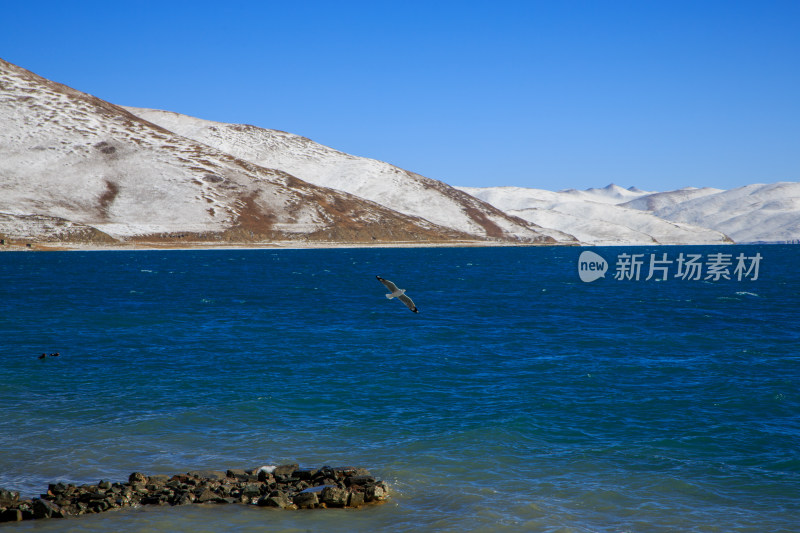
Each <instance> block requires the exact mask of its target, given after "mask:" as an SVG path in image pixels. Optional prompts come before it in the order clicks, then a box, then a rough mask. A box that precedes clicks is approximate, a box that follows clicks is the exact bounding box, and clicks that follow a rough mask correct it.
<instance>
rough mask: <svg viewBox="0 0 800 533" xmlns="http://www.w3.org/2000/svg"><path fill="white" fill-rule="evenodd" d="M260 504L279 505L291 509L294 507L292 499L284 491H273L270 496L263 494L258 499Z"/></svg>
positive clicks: (264, 505) (281, 507) (265, 505)
mask: <svg viewBox="0 0 800 533" xmlns="http://www.w3.org/2000/svg"><path fill="white" fill-rule="evenodd" d="M258 505H259V506H261V507H278V508H280V509H289V508H291V507H293V505H294V504H293V503H292V499H291V498H290V497H289V495H288V494H286V493H284V492H273V493H271V494H270V495H269V496H262V497H261V498H259V500H258Z"/></svg>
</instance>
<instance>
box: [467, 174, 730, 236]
mask: <svg viewBox="0 0 800 533" xmlns="http://www.w3.org/2000/svg"><path fill="white" fill-rule="evenodd" d="M460 189H461V190H463V191H464V192H467V193H469V194H471V195H473V196H476V197H478V198H480V199H482V200H484V201H486V202H489V203H490V204H492V205H494V206H495V207H498V208H499V209H503V210H504V211H506V212H507V213H509V214H512V215H516V216H518V217H520V218H524V219H526V220H529V221H531V222H534V223H535V224H538V225H540V226H545V227H549V228H554V229H557V230H559V231H562V232H565V233H569V234H571V235H574V236H575V237H576V238H577V239H578V240H580V241H581V242H582V243H585V244H593V245H619V244H721V243H728V242H731V241H730V239H728V238H727V237H726V236H725V235H724V234H722V233H721V232H719V231H715V230H712V229H708V228H705V227H702V226H699V225H692V224H686V223H681V222H671V221H668V220H664V219H662V218H659V217H657V216H655V215H653V214H651V213H648V212H644V211H639V210H637V209H634V208H631V207H626V205H627V202H636V201H640V200H642V199H644V198H647V197H648V196H651V195H652V193H650V192H647V191H641V190H638V189H633V188H632V189H623V188H622V187H619V186H617V185H613V184H611V185H609V186H608V187H604V188H602V189H588V190H586V191H576V190H574V189H570V190H566V191H560V192H553V191H546V190H542V189H526V188H520V187H487V188H474V187H460Z"/></svg>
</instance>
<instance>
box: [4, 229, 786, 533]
mask: <svg viewBox="0 0 800 533" xmlns="http://www.w3.org/2000/svg"><path fill="white" fill-rule="evenodd" d="M592 250H594V251H596V252H598V253H599V254H600V255H601V256H603V257H605V258H606V259H607V260H608V262H609V268H610V269H611V270H612V272H609V273H608V275H606V277H605V278H602V279H598V280H596V281H594V282H591V283H584V282H581V281H580V279H579V277H578V257H579V255H580V253H581V251H582V249H579V248H446V249H443V248H409V249H338V250H224V251H220V250H206V251H137V252H128V251H104V252H48V253H33V252H9V253H2V254H0V363H2V364H0V450H2V453H0V487H3V488H8V489H12V490H20V491H21V492H23V494H24V495H27V496H35V495H37V494H38V493H40V492H43V491H44V490H46V487H47V484H48V483H51V482H56V481H66V482H73V483H96V482H97V481H99V480H100V479H106V480H110V481H122V480H126V479H127V476H128V474H130V472H133V471H142V472H145V473H148V474H175V473H181V472H186V471H189V470H197V469H226V468H252V467H256V466H260V465H264V464H278V463H289V462H296V463H299V464H300V465H301V466H306V467H319V466H322V465H333V466H343V465H354V466H363V467H366V468H369V469H370V470H371V472H372V473H373V474H374V475H376V477H379V478H381V479H384V480H386V481H387V482H388V483H389V484H390V486H391V489H392V498H391V500H390V501H389V502H388V503H386V504H383V505H379V506H375V507H368V508H363V509H358V510H324V511H282V512H281V511H278V512H276V511H272V510H267V509H261V508H255V507H243V506H238V505H237V506H189V507H173V508H164V507H162V508H152V507H145V508H141V509H135V510H124V511H118V512H108V513H103V514H100V515H93V516H89V517H81V518H77V519H73V520H67V521H60V520H50V521H33V522H25V523H20V524H10V525H3V526H2V527H3V528H4V529H8V530H9V531H15V530H37V531H123V532H133V531H193V532H197V531H265V530H266V531H356V532H358V531H374V530H383V531H387V530H388V531H412V530H413V531H542V532H623V531H630V532H669V531H690V532H691V531H696V532H712V531H725V532H764V531H771V532H778V531H785V532H789V531H798V526H797V516H800V456H798V450H799V449H800V392H798V391H800V332H799V330H800V328H798V327H797V325H798V322H800V320H799V319H800V280H798V279H797V273H796V266H795V263H796V261H797V260H798V258H800V253H798V252H800V247H797V246H791V245H787V246H777V245H776V246H728V247H658V248H636V249H632V248H630V249H629V248H592ZM626 252H627V253H642V254H645V257H649V255H650V254H651V253H652V254H657V255H658V256H659V257H661V254H662V253H667V254H668V256H669V258H671V259H674V258H676V257H678V255H679V254H680V253H681V252H684V253H695V254H697V253H699V254H705V255H706V256H707V255H708V254H713V253H718V252H722V253H725V254H732V255H733V256H734V257H735V256H736V255H737V254H739V253H744V254H745V255H747V256H752V255H754V254H755V253H756V252H758V253H760V254H761V256H763V258H762V260H761V263H760V272H759V277H758V279H757V280H752V279H747V278H745V279H742V280H737V279H736V276H735V275H731V277H732V279H730V280H726V279H720V280H712V279H709V280H705V279H699V280H689V279H675V278H674V277H671V278H670V279H667V280H665V281H656V280H655V279H651V280H645V279H644V278H645V276H646V272H644V273H643V275H642V277H641V279H640V280H638V281H637V280H615V279H614V277H613V269H614V259H615V258H617V257H619V255H620V254H623V253H626ZM646 266H647V265H646V264H645V267H646ZM672 266H674V265H672ZM376 274H377V275H381V276H383V277H385V278H387V279H390V280H392V281H394V282H396V283H397V284H398V286H400V287H402V288H405V289H407V290H408V294H409V295H410V296H411V297H412V298H413V299H414V301H415V303H416V304H417V305H418V307H419V309H420V314H419V315H415V314H413V313H410V312H409V311H408V309H406V308H405V307H404V306H403V305H402V303H400V302H398V301H396V300H392V301H388V300H387V299H386V298H384V296H383V295H384V294H385V292H386V291H385V290H384V287H383V286H382V285H381V284H380V283H379V282H378V281H377V280H376V279H375V275H376ZM42 352H47V353H50V352H59V353H60V354H61V355H60V356H59V357H47V358H45V359H43V360H39V359H37V356H38V355H39V354H40V353H42Z"/></svg>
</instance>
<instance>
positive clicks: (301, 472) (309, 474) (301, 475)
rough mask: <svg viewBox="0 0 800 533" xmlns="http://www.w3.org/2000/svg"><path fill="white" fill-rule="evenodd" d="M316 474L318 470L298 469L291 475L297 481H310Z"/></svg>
mask: <svg viewBox="0 0 800 533" xmlns="http://www.w3.org/2000/svg"><path fill="white" fill-rule="evenodd" d="M317 474H319V470H317V469H308V468H303V469H298V470H295V471H294V472H293V473H292V475H293V476H294V477H296V478H297V479H301V480H303V481H309V480H311V479H314V477H315V476H316V475H317Z"/></svg>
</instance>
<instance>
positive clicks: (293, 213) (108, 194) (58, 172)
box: [0, 60, 469, 242]
mask: <svg viewBox="0 0 800 533" xmlns="http://www.w3.org/2000/svg"><path fill="white" fill-rule="evenodd" d="M0 123H1V124H2V125H3V127H2V128H0V213H3V214H5V216H4V218H3V220H4V221H5V222H4V225H5V229H6V231H5V232H4V234H7V235H12V234H13V235H27V236H28V238H36V239H43V238H44V239H45V240H47V238H49V235H48V234H42V231H45V229H43V228H53V227H55V226H54V225H53V224H55V223H53V224H50V225H48V224H42V223H40V222H41V221H42V220H49V219H53V220H58V221H62V222H63V221H66V222H70V223H74V224H76V225H77V226H76V227H80V228H83V227H84V226H85V227H88V228H94V229H96V230H98V231H100V232H101V233H102V234H105V235H107V236H111V237H113V238H115V239H123V240H125V239H131V238H134V239H135V238H145V237H146V238H150V239H152V238H157V239H162V240H167V241H174V240H180V239H193V240H212V241H213V240H225V241H241V242H252V241H264V240H267V241H269V240H285V239H289V240H291V239H298V238H299V239H304V240H308V239H311V240H321V241H337V242H341V241H344V242H350V241H365V242H372V241H404V240H410V241H417V240H422V241H428V240H434V241H436V240H452V239H463V238H469V237H468V236H467V235H466V234H464V233H462V232H458V231H454V230H451V229H449V228H443V227H440V226H437V225H436V224H433V223H431V222H429V221H427V220H423V219H420V218H416V217H411V216H408V215H403V214H401V213H397V212H394V211H392V210H390V209H387V208H385V207H383V206H380V205H378V204H375V203H373V202H368V201H365V200H363V199H359V198H356V197H353V196H351V195H348V194H346V193H342V192H338V191H334V190H331V189H325V188H321V187H317V186H314V185H312V184H309V183H306V182H304V181H302V180H300V179H297V178H296V177H294V176H292V175H290V174H288V173H286V172H283V171H280V170H274V169H268V168H264V167H260V166H258V165H255V164H253V163H250V162H247V161H243V160H240V159H237V158H235V157H233V156H231V155H230V154H227V153H224V152H221V151H220V150H217V149H215V148H212V147H210V146H207V145H205V144H201V143H198V142H196V141H193V140H191V139H188V138H186V137H183V136H181V135H178V134H176V133H173V132H171V131H169V130H166V129H164V128H161V127H159V126H156V125H154V124H152V123H150V122H147V121H145V120H142V119H140V118H138V117H136V116H135V115H133V114H131V113H129V112H127V111H125V110H124V109H122V108H120V107H117V106H115V105H113V104H109V103H108V102H104V101H103V100H100V99H98V98H95V97H93V96H90V95H88V94H85V93H81V92H79V91H76V90H74V89H71V88H69V87H66V86H63V85H60V84H57V83H54V82H51V81H49V80H46V79H44V78H41V77H39V76H37V75H35V74H33V73H31V72H29V71H27V70H25V69H22V68H20V67H16V66H15V65H12V64H10V63H8V62H5V61H3V60H0ZM36 217H40V218H36ZM37 220H38V221H39V222H36V223H34V221H37ZM9 225H11V226H14V227H9ZM15 225H16V226H15ZM19 225H22V226H23V227H21V228H20V227H19ZM79 233H80V232H77V233H76V232H75V231H72V232H68V234H70V235H76V234H79Z"/></svg>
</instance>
